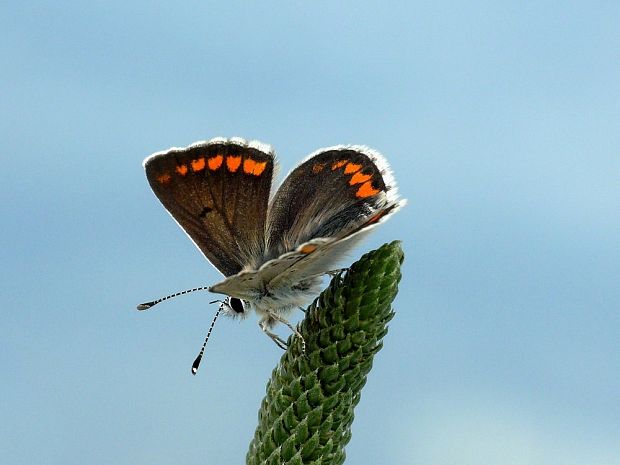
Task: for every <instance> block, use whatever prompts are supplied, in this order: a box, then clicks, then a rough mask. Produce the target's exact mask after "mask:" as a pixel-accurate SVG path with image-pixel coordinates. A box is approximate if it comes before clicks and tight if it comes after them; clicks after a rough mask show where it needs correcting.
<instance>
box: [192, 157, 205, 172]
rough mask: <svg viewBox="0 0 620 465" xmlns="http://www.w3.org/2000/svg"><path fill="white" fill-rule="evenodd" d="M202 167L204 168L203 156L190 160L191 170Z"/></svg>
mask: <svg viewBox="0 0 620 465" xmlns="http://www.w3.org/2000/svg"><path fill="white" fill-rule="evenodd" d="M204 169H205V159H204V157H201V158H197V159H196V160H192V171H202V170H204Z"/></svg>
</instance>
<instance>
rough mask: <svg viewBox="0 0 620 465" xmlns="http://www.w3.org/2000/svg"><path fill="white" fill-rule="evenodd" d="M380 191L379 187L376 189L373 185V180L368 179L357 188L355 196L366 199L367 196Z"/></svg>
mask: <svg viewBox="0 0 620 465" xmlns="http://www.w3.org/2000/svg"><path fill="white" fill-rule="evenodd" d="M379 192H381V191H380V190H379V189H375V188H374V187H372V182H370V181H366V182H365V183H364V184H362V185H361V186H360V188H359V189H358V190H357V192H356V193H355V196H356V197H359V198H360V199H364V198H366V197H371V196H373V195H377V194H378V193H379Z"/></svg>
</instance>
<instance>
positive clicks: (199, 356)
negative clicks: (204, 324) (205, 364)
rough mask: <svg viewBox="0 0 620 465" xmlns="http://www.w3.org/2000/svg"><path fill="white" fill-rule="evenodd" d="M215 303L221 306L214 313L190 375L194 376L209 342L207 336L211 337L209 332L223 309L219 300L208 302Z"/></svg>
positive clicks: (222, 304)
mask: <svg viewBox="0 0 620 465" xmlns="http://www.w3.org/2000/svg"><path fill="white" fill-rule="evenodd" d="M215 302H220V303H221V305H220V307H219V308H218V309H217V312H215V316H214V317H213V321H212V322H211V326H209V331H207V337H205V342H203V343H202V347H201V349H200V353H199V354H198V357H196V360H194V363H192V375H195V374H196V373H197V372H198V366H199V365H200V362H201V361H202V356H203V355H204V353H205V347H206V346H207V341H208V340H209V336H211V331H213V326H215V320H217V317H218V316H220V312H221V311H222V309H223V308H224V302H222V301H221V300H214V301H213V302H209V303H210V304H214V303H215Z"/></svg>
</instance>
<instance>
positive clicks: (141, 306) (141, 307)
mask: <svg viewBox="0 0 620 465" xmlns="http://www.w3.org/2000/svg"><path fill="white" fill-rule="evenodd" d="M208 290H209V287H208V286H202V287H195V288H194V289H187V290H185V291H181V292H177V293H176V294H170V295H167V296H166V297H162V298H160V299H157V300H151V301H150V302H144V303H143V304H138V306H137V309H138V310H148V309H149V308H151V307H152V306H154V305H157V304H158V303H160V302H163V301H164V300H168V299H172V298H173V297H178V296H180V295H183V294H189V293H190V292H196V291H208ZM215 302H219V301H218V300H216V301H215ZM211 303H213V302H211Z"/></svg>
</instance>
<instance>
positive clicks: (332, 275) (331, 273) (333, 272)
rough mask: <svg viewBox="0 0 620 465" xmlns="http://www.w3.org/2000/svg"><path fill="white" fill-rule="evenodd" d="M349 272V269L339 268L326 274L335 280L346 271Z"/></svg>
mask: <svg viewBox="0 0 620 465" xmlns="http://www.w3.org/2000/svg"><path fill="white" fill-rule="evenodd" d="M348 270H349V269H348V268H338V269H336V270H330V271H326V272H325V274H326V275H328V276H331V277H332V278H333V277H335V276H338V275H339V274H340V273H342V272H344V271H348Z"/></svg>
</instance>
